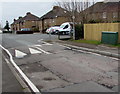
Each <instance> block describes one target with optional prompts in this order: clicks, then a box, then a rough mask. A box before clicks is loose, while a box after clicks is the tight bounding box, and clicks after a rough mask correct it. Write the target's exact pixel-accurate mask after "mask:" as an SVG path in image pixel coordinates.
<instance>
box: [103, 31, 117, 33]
mask: <svg viewBox="0 0 120 94" xmlns="http://www.w3.org/2000/svg"><path fill="white" fill-rule="evenodd" d="M102 33H114V34H116V33H118V32H111V31H102Z"/></svg>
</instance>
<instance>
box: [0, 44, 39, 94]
mask: <svg viewBox="0 0 120 94" xmlns="http://www.w3.org/2000/svg"><path fill="white" fill-rule="evenodd" d="M0 47H1V48H2V49H3V50H4V51H6V53H7V54H8V55H9V57H10V61H11V63H12V65H13V66H14V67H15V68H16V69H17V71H18V72H19V73H20V74H21V76H22V77H23V78H24V80H25V81H26V82H27V84H28V85H29V87H30V88H31V89H32V91H33V92H35V93H36V94H37V93H40V91H39V90H38V89H37V87H36V86H35V85H34V84H33V83H32V82H31V81H30V80H29V79H28V77H27V76H26V75H25V74H24V73H23V71H22V70H21V69H20V68H19V67H18V66H17V65H16V63H15V62H14V60H13V57H12V55H11V53H10V52H9V51H8V50H7V49H5V48H4V47H3V46H2V45H0Z"/></svg>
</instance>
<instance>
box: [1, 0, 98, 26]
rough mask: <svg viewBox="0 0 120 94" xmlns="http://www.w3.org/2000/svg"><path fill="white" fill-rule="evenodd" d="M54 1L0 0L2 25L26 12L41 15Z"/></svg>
mask: <svg viewBox="0 0 120 94" xmlns="http://www.w3.org/2000/svg"><path fill="white" fill-rule="evenodd" d="M55 1H56V2H57V0H0V22H1V21H2V25H3V26H4V25H5V22H6V20H7V21H9V23H10V24H11V23H12V22H13V19H14V18H16V19H17V18H18V17H19V16H25V15H26V12H31V13H33V14H34V15H36V16H38V17H41V16H42V15H44V14H46V13H47V12H48V11H50V10H51V9H52V7H53V5H55ZM99 1H100V0H99ZM1 17H2V18H1Z"/></svg>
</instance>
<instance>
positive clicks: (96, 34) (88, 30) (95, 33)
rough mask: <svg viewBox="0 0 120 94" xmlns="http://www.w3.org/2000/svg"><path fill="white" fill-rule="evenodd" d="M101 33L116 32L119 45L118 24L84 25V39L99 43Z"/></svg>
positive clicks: (119, 33) (119, 24)
mask: <svg viewBox="0 0 120 94" xmlns="http://www.w3.org/2000/svg"><path fill="white" fill-rule="evenodd" d="M102 31H108V32H118V43H120V23H97V24H84V39H85V40H97V41H101V38H102Z"/></svg>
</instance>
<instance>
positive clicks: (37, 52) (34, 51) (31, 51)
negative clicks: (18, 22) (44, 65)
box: [29, 48, 42, 54]
mask: <svg viewBox="0 0 120 94" xmlns="http://www.w3.org/2000/svg"><path fill="white" fill-rule="evenodd" d="M29 50H30V53H31V54H39V53H42V52H40V51H38V50H35V49H33V48H29Z"/></svg>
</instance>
